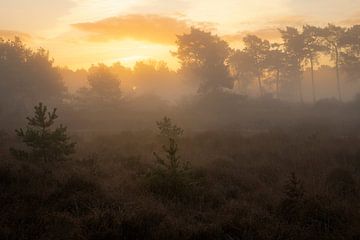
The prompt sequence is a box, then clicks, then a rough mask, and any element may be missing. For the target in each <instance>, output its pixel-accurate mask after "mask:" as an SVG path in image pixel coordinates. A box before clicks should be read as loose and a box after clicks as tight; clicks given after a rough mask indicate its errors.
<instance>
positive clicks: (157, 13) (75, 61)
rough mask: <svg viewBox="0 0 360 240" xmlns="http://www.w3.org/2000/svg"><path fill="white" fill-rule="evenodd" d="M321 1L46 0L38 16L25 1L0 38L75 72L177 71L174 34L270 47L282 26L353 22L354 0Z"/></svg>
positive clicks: (7, 18) (11, 6)
mask: <svg viewBox="0 0 360 240" xmlns="http://www.w3.org/2000/svg"><path fill="white" fill-rule="evenodd" d="M14 2H16V3H14ZM327 2H328V1H327V0H318V1H308V0H306V1H295V0H291V1H290V0H263V1H254V0H241V1H239V0H225V1H222V2H221V3H219V1H217V0H197V1H192V0H173V1H165V0H52V1H48V2H44V3H43V5H42V8H41V9H40V8H38V7H34V6H35V5H36V4H31V3H30V2H29V1H27V0H16V1H5V3H2V6H1V8H0V37H1V36H3V37H6V38H9V36H11V37H12V36H14V35H17V36H21V37H22V38H23V40H24V41H26V43H27V44H30V45H31V46H33V47H44V48H45V49H48V50H49V51H50V54H51V56H52V57H54V59H55V64H57V65H60V66H65V65H67V66H68V67H70V68H73V69H76V68H87V67H89V66H90V65H91V64H96V63H98V62H104V63H106V64H111V63H113V62H118V61H120V62H122V63H123V64H124V65H126V66H130V67H131V66H133V65H134V64H135V63H136V61H139V60H146V59H156V60H164V61H166V62H168V63H169V65H170V67H171V68H176V67H177V66H178V64H177V61H176V59H174V57H173V56H172V55H171V53H170V51H171V50H174V45H175V44H174V41H175V39H176V35H177V34H182V33H184V32H187V31H188V30H189V28H190V27H191V26H197V27H202V28H204V29H208V30H209V29H210V30H211V31H213V32H214V33H216V34H218V35H220V36H221V37H223V38H224V39H225V40H226V41H228V42H229V43H230V45H231V46H239V41H240V40H241V39H242V37H243V36H244V35H245V34H251V33H253V34H256V35H258V36H260V37H264V38H267V39H270V40H272V41H276V39H277V38H279V34H278V31H277V29H278V28H279V27H284V26H286V25H291V26H301V25H302V24H304V22H306V23H308V24H325V23H327V22H334V23H339V24H346V23H352V24H353V23H354V22H356V23H358V22H359V21H358V20H359V19H360V17H359V12H360V0H353V1H347V3H346V4H342V1H340V0H332V1H331V2H332V3H331V6H332V8H331V9H328V8H326V6H327V5H328V3H327ZM220 5H221V6H220ZM19 6H21V7H19ZM29 29H31V31H29ZM9 34H10V35H9Z"/></svg>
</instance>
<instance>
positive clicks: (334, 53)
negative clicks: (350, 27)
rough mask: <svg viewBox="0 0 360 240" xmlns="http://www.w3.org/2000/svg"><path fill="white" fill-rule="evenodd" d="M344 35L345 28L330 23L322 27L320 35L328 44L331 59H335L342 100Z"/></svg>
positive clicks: (327, 49)
mask: <svg viewBox="0 0 360 240" xmlns="http://www.w3.org/2000/svg"><path fill="white" fill-rule="evenodd" d="M344 35H345V28H343V27H339V26H335V25H333V24H329V25H328V26H327V27H325V28H323V29H321V32H320V36H321V38H322V39H323V42H324V44H325V46H326V51H325V52H327V53H328V54H330V56H331V59H332V60H333V61H334V64H335V70H336V82H337V91H338V96H339V101H342V93H341V82H340V81H341V80H340V64H341V57H342V54H343V50H344V47H345V44H344V41H343V40H344Z"/></svg>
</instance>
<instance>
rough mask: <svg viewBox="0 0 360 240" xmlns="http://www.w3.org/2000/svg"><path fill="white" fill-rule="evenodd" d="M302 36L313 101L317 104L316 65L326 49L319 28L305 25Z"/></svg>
mask: <svg viewBox="0 0 360 240" xmlns="http://www.w3.org/2000/svg"><path fill="white" fill-rule="evenodd" d="M302 35H303V39H304V54H305V61H306V62H308V63H310V71H311V86H312V95H313V101H314V102H316V89H315V79H314V65H315V64H317V63H318V59H319V55H320V53H321V51H324V47H323V45H322V43H321V39H320V31H319V28H317V27H314V26H310V25H305V26H304V27H303V32H302Z"/></svg>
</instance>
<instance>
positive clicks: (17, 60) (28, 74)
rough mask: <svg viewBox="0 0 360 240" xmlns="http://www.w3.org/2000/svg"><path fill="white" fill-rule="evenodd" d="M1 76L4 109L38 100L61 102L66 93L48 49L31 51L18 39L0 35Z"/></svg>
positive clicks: (23, 105)
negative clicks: (4, 37)
mask: <svg viewBox="0 0 360 240" xmlns="http://www.w3.org/2000/svg"><path fill="white" fill-rule="evenodd" d="M0 76H1V79H0V96H1V104H2V105H3V106H6V108H7V109H19V108H23V107H27V104H34V103H36V102H39V101H48V102H60V101H61V100H62V99H63V98H64V97H65V94H66V88H65V85H64V82H63V81H62V78H61V75H60V72H59V69H58V68H56V67H54V66H53V60H52V59H50V57H49V52H48V51H46V50H44V49H42V48H40V49H38V50H37V51H34V50H32V49H30V48H28V47H27V46H26V45H25V44H24V43H22V42H21V40H20V39H19V38H15V40H12V41H11V40H7V41H5V40H3V39H1V38H0ZM9 106H13V108H11V107H9ZM0 107H1V106H0Z"/></svg>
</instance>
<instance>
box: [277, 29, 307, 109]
mask: <svg viewBox="0 0 360 240" xmlns="http://www.w3.org/2000/svg"><path fill="white" fill-rule="evenodd" d="M280 33H281V37H282V39H283V42H284V50H285V53H286V62H287V65H286V75H287V78H288V79H289V80H290V82H291V83H292V82H293V81H294V83H295V84H296V85H297V89H298V93H299V98H300V102H303V101H304V100H303V92H302V77H303V69H302V63H303V61H304V58H305V52H304V38H303V35H302V34H301V33H300V32H299V31H298V29H296V28H293V27H286V29H285V30H280Z"/></svg>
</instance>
